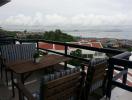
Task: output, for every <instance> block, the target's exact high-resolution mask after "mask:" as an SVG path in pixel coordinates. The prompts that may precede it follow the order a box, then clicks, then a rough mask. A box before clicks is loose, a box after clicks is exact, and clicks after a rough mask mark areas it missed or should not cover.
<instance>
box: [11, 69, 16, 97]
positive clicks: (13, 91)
mask: <svg viewBox="0 0 132 100" xmlns="http://www.w3.org/2000/svg"><path fill="white" fill-rule="evenodd" d="M11 82H12V97H15V89H14V78H13V72H12V71H11Z"/></svg>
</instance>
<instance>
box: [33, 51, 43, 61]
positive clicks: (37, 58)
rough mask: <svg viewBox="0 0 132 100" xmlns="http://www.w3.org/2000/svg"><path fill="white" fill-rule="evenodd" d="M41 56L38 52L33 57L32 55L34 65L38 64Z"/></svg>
mask: <svg viewBox="0 0 132 100" xmlns="http://www.w3.org/2000/svg"><path fill="white" fill-rule="evenodd" d="M41 57H42V55H40V52H39V51H38V52H36V53H35V54H34V55H33V58H34V62H35V63H39V62H40V59H41Z"/></svg>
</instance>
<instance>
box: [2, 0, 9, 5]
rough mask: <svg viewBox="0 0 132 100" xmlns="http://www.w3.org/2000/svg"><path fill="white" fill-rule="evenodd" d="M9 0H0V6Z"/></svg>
mask: <svg viewBox="0 0 132 100" xmlns="http://www.w3.org/2000/svg"><path fill="white" fill-rule="evenodd" d="M10 1H11V0H0V6H3V5H4V4H6V3H8V2H10Z"/></svg>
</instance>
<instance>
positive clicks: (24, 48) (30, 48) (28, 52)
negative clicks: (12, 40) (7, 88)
mask: <svg viewBox="0 0 132 100" xmlns="http://www.w3.org/2000/svg"><path fill="white" fill-rule="evenodd" d="M35 52H36V44H34V43H30V44H8V45H1V46H0V59H1V78H2V76H3V74H2V73H3V69H5V76H6V83H7V85H8V77H7V71H8V70H7V66H6V65H7V63H15V62H16V61H17V60H29V59H32V58H33V54H34V53H35Z"/></svg>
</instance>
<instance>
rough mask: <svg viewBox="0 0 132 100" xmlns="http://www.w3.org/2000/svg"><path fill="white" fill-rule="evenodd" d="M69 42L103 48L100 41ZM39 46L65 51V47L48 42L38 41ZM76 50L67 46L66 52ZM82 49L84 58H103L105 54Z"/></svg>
mask: <svg viewBox="0 0 132 100" xmlns="http://www.w3.org/2000/svg"><path fill="white" fill-rule="evenodd" d="M68 43H71V44H76V45H82V46H88V47H95V48H103V46H102V44H101V42H89V41H80V42H68ZM39 48H43V49H49V50H54V51H56V52H61V53H64V52H65V47H64V46H61V45H57V44H50V43H41V42H40V43H39ZM75 50H77V48H73V47H68V51H67V52H68V54H70V53H71V52H72V51H75ZM81 50H82V57H83V58H86V59H90V58H105V57H106V55H105V53H101V52H97V51H91V50H85V49H81Z"/></svg>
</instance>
